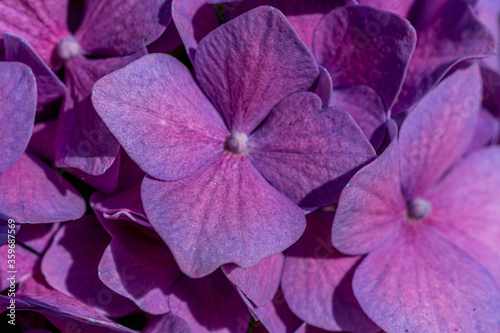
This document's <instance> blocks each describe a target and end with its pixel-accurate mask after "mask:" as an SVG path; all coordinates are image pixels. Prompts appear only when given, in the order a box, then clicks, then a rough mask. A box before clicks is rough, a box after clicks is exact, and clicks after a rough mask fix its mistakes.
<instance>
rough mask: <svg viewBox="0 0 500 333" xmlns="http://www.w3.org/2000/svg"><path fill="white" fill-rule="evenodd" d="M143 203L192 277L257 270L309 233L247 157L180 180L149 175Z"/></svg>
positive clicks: (224, 159) (227, 157)
mask: <svg viewBox="0 0 500 333" xmlns="http://www.w3.org/2000/svg"><path fill="white" fill-rule="evenodd" d="M142 201H143V204H144V209H145V211H146V215H147V216H148V218H149V222H150V223H151V225H152V226H153V228H154V229H155V230H156V232H158V234H159V235H160V237H161V238H162V239H163V240H164V241H165V243H166V244H167V245H168V247H169V248H170V250H171V251H172V254H173V255H174V257H175V259H176V261H177V264H178V265H179V267H180V269H181V270H182V271H183V272H184V273H186V274H188V275H189V276H191V277H201V276H205V275H207V274H209V273H211V272H213V271H214V270H215V269H217V268H218V267H219V266H220V265H223V264H226V263H235V264H237V265H239V266H242V267H250V266H253V265H255V264H257V263H258V262H259V261H261V260H262V259H264V258H266V257H268V256H270V255H273V254H276V253H279V252H281V251H283V250H284V249H285V248H287V247H288V246H290V245H291V244H293V243H294V242H295V241H296V240H297V239H298V238H299V237H300V235H301V234H302V232H303V231H304V224H305V218H304V214H303V213H302V211H301V210H300V208H299V207H297V206H295V205H294V204H293V203H292V202H291V201H290V200H289V199H287V198H286V197H285V196H284V195H282V194H281V193H279V192H278V191H277V190H276V189H275V188H273V187H272V186H271V185H269V184H268V183H267V182H266V181H265V179H264V178H263V177H262V176H261V175H260V174H259V173H258V171H257V170H255V168H254V166H253V165H252V163H251V162H250V161H249V160H248V159H247V158H246V157H244V156H235V155H233V154H232V153H229V152H225V153H223V154H220V155H219V156H218V160H217V161H216V162H214V163H212V164H210V165H209V166H207V167H206V168H204V169H203V170H200V171H199V172H198V173H196V174H195V175H193V176H191V177H188V178H185V179H183V180H180V181H176V182H163V181H159V180H155V179H153V178H151V177H148V176H147V177H146V178H144V181H143V183H142Z"/></svg>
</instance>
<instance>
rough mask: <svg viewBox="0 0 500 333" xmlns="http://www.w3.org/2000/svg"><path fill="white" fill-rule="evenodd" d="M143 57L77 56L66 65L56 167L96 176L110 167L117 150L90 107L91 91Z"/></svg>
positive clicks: (137, 55)
mask: <svg viewBox="0 0 500 333" xmlns="http://www.w3.org/2000/svg"><path fill="white" fill-rule="evenodd" d="M144 54H145V50H143V51H141V52H138V53H136V54H134V55H131V56H127V57H121V58H107V59H87V58H84V57H82V56H77V57H75V58H73V59H72V60H71V61H69V62H67V63H66V72H65V76H66V84H67V85H68V90H69V92H68V94H67V95H66V98H65V99H64V102H63V106H62V109H61V112H60V113H59V118H58V122H57V134H56V161H55V162H56V165H57V166H58V167H69V168H76V169H79V170H82V171H84V172H86V173H88V174H90V175H94V176H97V175H101V174H103V173H104V172H105V171H106V170H107V169H108V168H109V167H110V166H111V165H112V164H113V162H114V161H115V159H116V156H117V155H118V154H119V152H120V146H119V144H118V141H116V139H115V138H114V137H113V134H111V133H110V131H109V130H108V128H107V127H106V125H105V124H104V123H103V121H102V120H101V118H99V116H98V115H97V113H96V112H95V110H94V107H93V106H92V101H91V93H92V87H93V86H94V84H95V82H96V81H97V80H99V79H100V78H101V77H103V76H104V75H106V74H108V73H110V72H112V71H115V70H117V69H119V68H121V67H123V66H125V65H127V64H128V63H130V62H132V61H134V60H135V59H137V58H139V57H141V56H142V55H144Z"/></svg>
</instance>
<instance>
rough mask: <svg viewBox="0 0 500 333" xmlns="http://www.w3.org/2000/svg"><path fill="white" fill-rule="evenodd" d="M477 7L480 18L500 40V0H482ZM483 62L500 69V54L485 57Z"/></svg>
mask: <svg viewBox="0 0 500 333" xmlns="http://www.w3.org/2000/svg"><path fill="white" fill-rule="evenodd" d="M475 9H476V15H477V17H478V18H479V20H480V21H481V22H482V23H483V24H484V25H486V27H488V29H489V31H490V32H491V33H493V36H494V37H495V40H496V41H500V22H499V20H498V18H499V17H500V2H498V1H496V0H480V1H478V3H477V5H476V8H475ZM481 63H482V64H483V65H486V66H487V67H489V68H491V69H493V70H497V71H498V70H500V57H499V55H498V54H496V56H493V57H488V58H485V59H484V60H482V61H481Z"/></svg>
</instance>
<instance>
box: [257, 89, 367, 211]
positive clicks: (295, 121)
mask: <svg viewBox="0 0 500 333" xmlns="http://www.w3.org/2000/svg"><path fill="white" fill-rule="evenodd" d="M320 109H321V100H320V99H319V97H318V96H316V95H315V94H313V93H307V92H304V93H297V94H293V95H291V96H290V97H288V98H286V99H284V100H283V101H281V102H280V103H279V104H278V105H277V106H276V107H275V108H274V109H273V110H272V111H271V113H270V115H269V117H268V118H267V119H266V120H265V121H264V123H263V124H262V125H261V126H260V127H259V128H258V129H257V130H256V131H255V133H254V134H253V135H252V136H251V137H250V139H249V143H248V152H249V156H250V159H251V160H252V162H253V163H254V165H255V166H256V167H257V169H258V170H259V171H260V172H261V173H262V174H263V175H264V177H265V178H266V179H267V180H268V181H269V182H270V183H271V184H272V185H273V186H274V187H276V188H277V189H278V190H279V191H281V192H282V193H284V194H285V195H286V196H287V197H289V198H290V199H291V200H292V201H293V202H295V203H297V204H300V206H302V207H318V206H324V205H328V204H331V203H334V202H336V201H337V199H338V197H339V195H340V192H341V191H342V188H343V187H344V186H345V185H346V184H347V182H348V180H349V178H350V177H351V176H352V175H353V174H354V173H355V171H356V169H357V168H359V167H360V166H361V165H362V164H364V163H366V162H367V161H369V160H370V159H371V158H373V157H374V156H375V151H374V150H373V148H372V146H371V145H370V143H369V142H368V141H367V140H366V137H365V136H364V135H363V133H362V132H361V130H360V128H359V127H358V125H357V124H356V122H355V121H354V120H353V119H352V117H351V116H350V115H349V114H348V113H347V112H345V111H343V110H341V109H339V108H334V107H331V108H327V109H324V110H320Z"/></svg>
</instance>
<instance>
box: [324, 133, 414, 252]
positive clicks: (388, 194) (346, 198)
mask: <svg viewBox="0 0 500 333" xmlns="http://www.w3.org/2000/svg"><path fill="white" fill-rule="evenodd" d="M405 214H406V203H405V200H404V198H403V195H402V193H401V185H400V180H399V152H398V145H397V141H393V142H392V143H391V144H390V145H389V147H388V148H387V149H386V150H385V151H384V153H383V154H382V155H381V156H380V157H379V158H377V159H376V160H375V161H374V162H372V163H370V164H369V165H368V166H366V167H364V168H363V169H361V171H359V172H358V173H357V174H356V175H355V176H354V177H352V179H351V180H350V181H349V184H348V185H347V186H346V187H345V188H344V190H343V191H342V194H341V195H340V200H339V204H338V207H337V211H336V213H335V219H334V222H333V227H332V243H333V245H334V246H335V247H336V248H337V249H338V250H339V251H341V252H343V253H345V254H364V253H367V252H370V251H372V250H373V249H375V248H376V247H378V246H379V245H380V244H382V243H383V242H384V240H386V239H387V238H388V237H390V235H391V234H393V233H394V232H395V230H396V229H397V228H398V227H399V226H400V224H401V222H402V221H403V220H404V219H405Z"/></svg>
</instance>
